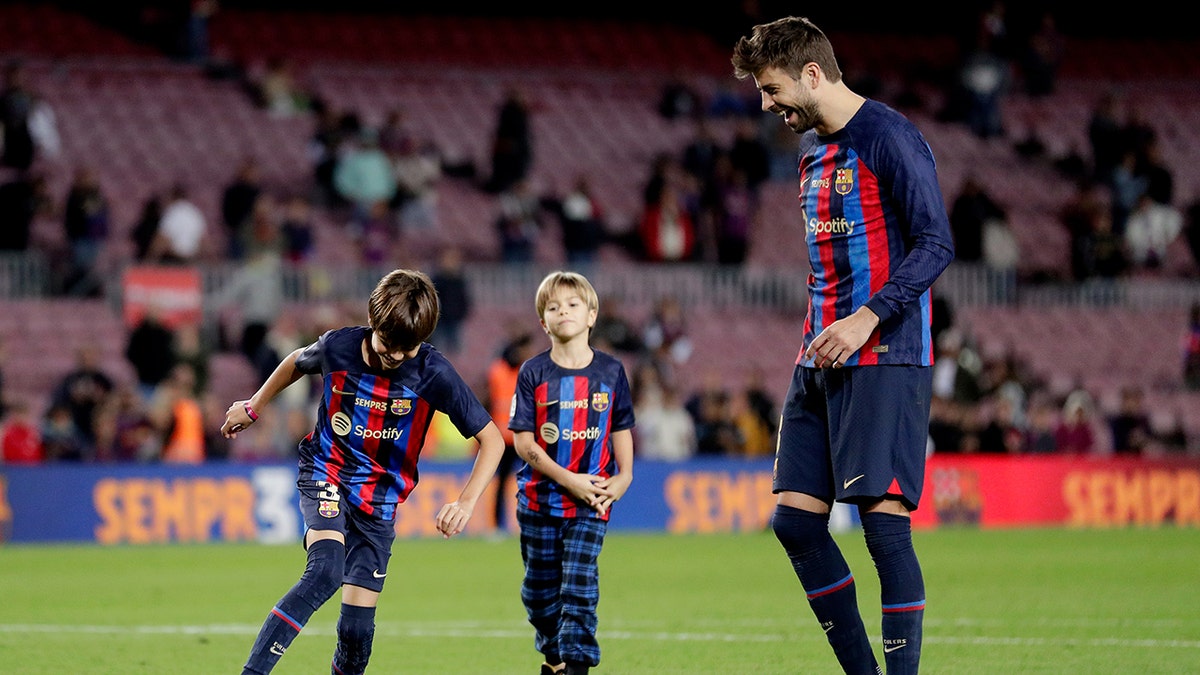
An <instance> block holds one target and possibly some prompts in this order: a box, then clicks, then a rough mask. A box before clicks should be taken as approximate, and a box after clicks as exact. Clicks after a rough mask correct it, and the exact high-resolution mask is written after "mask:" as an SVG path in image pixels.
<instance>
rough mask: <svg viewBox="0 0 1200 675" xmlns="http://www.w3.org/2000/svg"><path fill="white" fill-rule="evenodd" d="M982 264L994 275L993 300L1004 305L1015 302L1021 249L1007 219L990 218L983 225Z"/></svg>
mask: <svg viewBox="0 0 1200 675" xmlns="http://www.w3.org/2000/svg"><path fill="white" fill-rule="evenodd" d="M983 262H984V264H985V265H987V268H988V269H989V270H991V271H992V272H994V273H995V275H994V276H995V277H996V297H995V298H994V300H996V301H998V302H1000V303H1004V304H1007V303H1011V302H1015V301H1016V299H1017V272H1018V268H1017V266H1018V264H1019V263H1020V262H1021V247H1020V244H1018V242H1017V236H1016V233H1015V232H1013V229H1012V224H1011V223H1009V221H1008V218H992V219H989V220H988V221H987V222H985V223H984V224H983Z"/></svg>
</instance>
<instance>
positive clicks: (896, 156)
mask: <svg viewBox="0 0 1200 675" xmlns="http://www.w3.org/2000/svg"><path fill="white" fill-rule="evenodd" d="M799 176H800V206H801V210H802V213H803V218H804V220H803V226H804V239H805V243H806V245H807V248H808V257H809V264H810V266H811V269H812V272H811V274H810V275H809V279H808V292H809V308H808V316H807V318H806V319H805V322H804V344H803V347H801V349H800V354H799V355H798V356H797V358H796V363H798V364H801V365H805V366H813V365H814V364H813V362H812V360H811V359H810V360H807V361H806V360H805V359H804V351H805V348H807V346H808V345H809V344H810V343H811V342H812V340H813V338H815V337H816V336H817V335H818V334H819V333H820V332H821V331H822V330H824V329H825V328H826V327H827V326H829V324H831V323H833V322H834V321H837V320H838V319H843V318H845V317H847V316H850V315H851V314H852V313H854V311H855V310H857V309H858V308H859V307H861V306H863V305H866V306H868V307H869V308H870V309H871V310H872V311H873V312H875V314H876V315H878V316H879V320H880V323H879V329H878V330H877V331H876V332H875V333H873V334H872V335H871V337H870V339H869V340H868V341H867V343H866V344H865V345H863V347H862V349H860V350H859V351H858V352H856V353H855V354H854V355H853V356H851V357H850V358H849V359H848V360H847V361H846V363H845V365H847V366H868V365H880V364H904V365H923V366H927V365H931V364H932V363H933V340H932V337H931V335H930V323H931V317H932V314H931V299H932V291H931V286H932V285H933V282H934V280H935V279H937V277H938V275H940V274H941V273H942V271H943V270H944V269H945V268H946V266H947V265H949V264H950V261H951V260H952V259H953V258H954V241H953V235H952V234H951V231H950V222H949V219H948V217H947V215H946V206H945V202H944V201H943V199H942V192H941V188H940V186H939V185H938V179H937V171H936V168H935V165H934V159H933V152H932V150H930V148H929V144H928V143H926V141H925V139H924V137H923V136H922V135H921V133H920V131H918V130H917V128H916V127H915V126H914V125H913V124H912V123H911V122H910V121H909V120H908V119H906V118H905V117H904V116H903V115H901V114H900V113H898V112H896V111H895V110H892V109H891V108H889V107H887V106H886V105H884V104H882V103H879V102H877V101H872V100H867V101H866V102H865V103H864V104H863V105H862V107H861V108H860V109H859V110H858V112H857V113H856V114H855V115H854V117H852V118H851V119H850V121H849V123H847V124H846V126H845V127H844V128H842V129H841V130H839V131H837V132H835V133H833V134H830V135H828V136H820V135H818V134H817V133H816V131H813V130H810V131H808V132H806V133H805V134H803V135H802V136H801V139H800V163H799Z"/></svg>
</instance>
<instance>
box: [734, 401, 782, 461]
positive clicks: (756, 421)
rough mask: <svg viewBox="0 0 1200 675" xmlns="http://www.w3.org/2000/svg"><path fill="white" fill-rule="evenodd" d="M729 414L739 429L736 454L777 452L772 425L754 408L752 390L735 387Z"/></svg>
mask: <svg viewBox="0 0 1200 675" xmlns="http://www.w3.org/2000/svg"><path fill="white" fill-rule="evenodd" d="M728 407H729V416H730V418H731V419H732V420H733V425H734V427H735V428H736V429H737V440H738V447H737V450H736V454H738V455H742V456H745V457H766V456H769V455H771V454H773V453H774V452H775V438H774V436H773V435H772V434H771V425H770V424H768V423H767V421H766V420H764V419H763V418H762V417H761V416H760V415H759V413H758V411H757V410H755V409H754V405H753V403H752V402H751V398H750V392H749V391H747V390H745V389H735V390H734V391H733V392H731V393H730V396H729V406H728Z"/></svg>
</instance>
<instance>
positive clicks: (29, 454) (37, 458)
mask: <svg viewBox="0 0 1200 675" xmlns="http://www.w3.org/2000/svg"><path fill="white" fill-rule="evenodd" d="M44 460H45V453H44V451H43V448H42V434H41V431H40V430H39V429H38V425H37V422H36V421H34V419H33V416H32V414H31V413H30V410H29V404H28V403H26V402H25V401H21V400H16V401H13V402H12V403H10V404H9V405H7V406H6V407H5V410H4V413H3V421H2V422H0V465H5V464H7V465H13V464H40V463H41V462H43V461H44Z"/></svg>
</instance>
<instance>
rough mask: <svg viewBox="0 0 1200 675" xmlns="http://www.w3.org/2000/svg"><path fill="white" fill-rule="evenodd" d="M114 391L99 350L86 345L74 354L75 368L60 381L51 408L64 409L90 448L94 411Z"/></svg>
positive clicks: (94, 436) (93, 428)
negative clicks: (59, 407)
mask: <svg viewBox="0 0 1200 675" xmlns="http://www.w3.org/2000/svg"><path fill="white" fill-rule="evenodd" d="M114 388H115V383H114V382H113V379H112V377H110V376H109V375H108V373H106V372H105V371H104V369H103V367H102V366H101V358H100V351H99V349H97V348H96V347H95V346H92V345H86V346H83V347H80V348H79V349H77V350H76V351H75V366H74V368H72V369H71V370H70V372H68V373H66V374H65V375H63V376H62V378H61V379H60V380H59V382H58V385H57V386H56V387H55V389H54V394H53V396H52V398H51V405H54V406H61V407H62V408H64V409H66V410H67V411H68V412H69V413H70V415H71V420H72V422H73V423H74V426H75V429H76V430H78V432H79V434H80V435H81V436H82V437H83V439H84V440H85V441H86V442H87V443H88V444H89V445H94V444H95V441H96V431H95V419H96V411H97V410H99V409H100V408H101V407H102V406H103V405H104V404H105V402H106V400H107V399H108V397H109V396H110V395H111V394H112V392H113V390H114Z"/></svg>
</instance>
